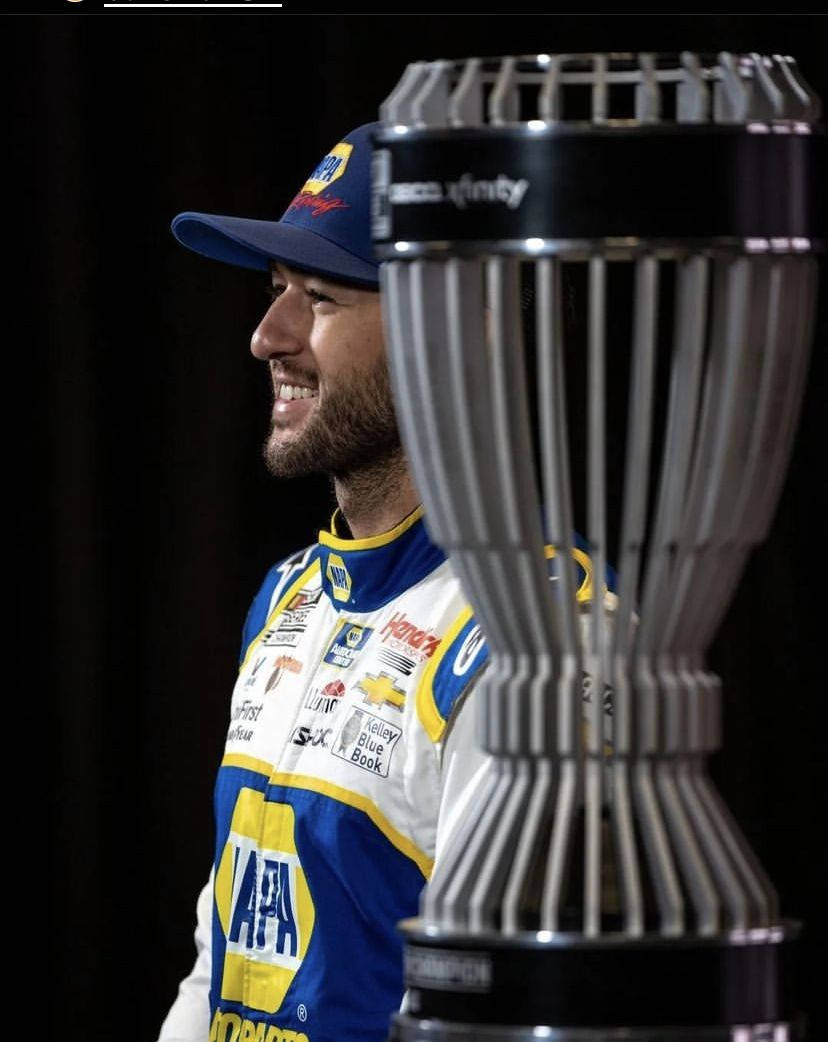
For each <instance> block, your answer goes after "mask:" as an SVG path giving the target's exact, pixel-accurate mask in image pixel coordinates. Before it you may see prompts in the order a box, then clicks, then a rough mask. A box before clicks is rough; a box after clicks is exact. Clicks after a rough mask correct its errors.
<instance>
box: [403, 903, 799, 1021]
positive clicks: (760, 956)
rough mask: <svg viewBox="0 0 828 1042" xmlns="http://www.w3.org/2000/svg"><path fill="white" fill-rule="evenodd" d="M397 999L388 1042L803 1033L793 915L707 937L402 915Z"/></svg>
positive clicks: (795, 925)
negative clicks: (460, 928) (403, 995)
mask: <svg viewBox="0 0 828 1042" xmlns="http://www.w3.org/2000/svg"><path fill="white" fill-rule="evenodd" d="M403 930H404V932H405V935H406V950H405V980H406V986H407V989H408V991H407V1004H406V1009H405V1011H404V1012H402V1013H399V1014H397V1015H396V1016H395V1017H394V1018H393V1022H392V1028H391V1034H390V1036H389V1042H461V1040H463V1042H468V1040H472V1039H480V1040H481V1042H524V1040H526V1042H528V1040H529V1039H532V1040H536V1039H539V1038H544V1039H549V1040H551V1042H615V1040H618V1042H621V1040H622V1039H623V1042H802V1040H803V1039H804V1033H803V1031H802V1017H801V1014H800V1012H799V1009H798V1006H797V1000H796V993H795V988H794V983H795V980H794V977H795V973H794V969H795V967H794V961H795V956H796V939H797V936H798V934H799V927H798V924H795V923H784V924H781V925H778V926H773V927H768V928H761V929H752V930H743V931H731V932H729V933H723V934H718V935H715V936H710V937H701V936H681V937H662V936H660V935H652V934H648V935H644V936H641V937H629V936H626V935H623V934H605V935H602V936H600V937H596V938H585V937H584V936H583V935H580V934H577V935H576V934H563V933H559V934H552V933H549V932H547V931H539V932H536V933H529V932H527V933H522V934H515V935H511V936H503V935H501V934H497V933H494V932H492V933H477V934H470V933H460V932H449V931H444V930H439V929H435V928H433V927H426V926H424V924H423V923H422V921H421V920H409V921H407V922H406V923H404V924H403Z"/></svg>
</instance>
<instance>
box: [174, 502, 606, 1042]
mask: <svg viewBox="0 0 828 1042" xmlns="http://www.w3.org/2000/svg"><path fill="white" fill-rule="evenodd" d="M575 557H576V562H577V567H578V571H579V585H578V589H579V593H578V596H579V600H580V601H581V602H586V601H588V600H589V597H590V592H591V585H592V573H591V568H590V564H589V558H588V557H587V556H586V554H585V553H583V551H581V550H576V551H575ZM487 659H488V649H487V647H486V644H485V641H484V639H483V638H482V637H481V634H480V631H479V628H478V627H477V625H476V624H475V620H474V618H473V616H472V612H471V609H470V608H469V606H468V604H467V603H466V601H465V600H464V597H463V595H462V593H461V590H460V587H459V583H458V580H457V578H456V576H455V575H454V572H453V570H452V568H451V565H450V562H449V561H448V560H446V558H445V555H444V554H443V552H442V551H441V550H440V549H439V548H438V547H436V546H435V545H434V544H433V543H432V542H431V541H430V540H429V538H428V535H427V532H426V529H425V526H424V523H423V520H422V510H421V509H418V510H416V511H415V512H414V513H413V514H411V515H409V517H407V518H406V519H405V520H403V521H402V522H401V523H400V524H399V525H397V527H396V528H394V529H392V530H391V531H390V532H387V533H385V534H383V535H380V536H376V537H372V538H368V539H356V540H355V539H344V538H342V537H340V536H339V535H337V534H336V515H334V520H333V522H332V525H331V531H329V532H327V531H323V532H320V535H319V542H318V543H317V544H316V545H314V546H311V547H309V548H308V549H307V550H305V551H302V552H300V553H298V554H296V555H294V556H292V557H290V558H289V559H288V560H286V561H284V562H283V563H281V564H279V565H277V566H275V567H274V568H273V569H272V570H271V571H270V572H269V573H268V575H267V577H266V579H265V582H264V584H263V586H262V588H261V590H260V591H259V593H258V595H257V596H256V598H255V600H254V602H253V605H252V607H251V609H250V612H249V614H248V618H247V622H246V624H245V629H244V636H243V642H242V659H241V667H240V670H239V676H238V680H237V682H236V685H235V689H234V691H233V698H232V705H231V712H230V725H229V730H228V733H227V743H226V747H225V752H224V757H223V760H222V762H221V766H220V768H219V772H218V778H217V782H216V788H215V815H216V845H215V861H214V865H213V869H212V871H211V873H210V879H209V880H208V883H207V885H206V886H205V887H204V889H203V891H202V893H201V896H200V898H199V901H198V927H197V929H196V947H197V949H198V957H197V960H196V964H195V967H194V968H193V971H192V973H191V974H190V975H189V977H187V978H186V979H185V980H184V981H183V982H182V984H181V986H180V989H179V995H178V998H177V999H176V1001H175V1003H174V1004H173V1006H172V1008H171V1009H170V1011H169V1013H168V1015H167V1018H166V1020H165V1021H164V1024H163V1026H162V1029H161V1034H160V1039H159V1042H172V1040H176V1042H178V1040H186V1042H205V1040H207V1039H209V1042H344V1040H345V1039H358V1040H359V1042H384V1039H385V1038H386V1037H387V1033H388V1028H389V1016H390V1014H391V1012H392V1011H393V1010H395V1009H397V1008H399V1005H400V1001H401V998H402V995H403V974H402V941H401V938H400V936H399V934H398V932H397V924H398V922H399V920H401V919H404V918H407V917H410V916H413V915H416V914H417V908H418V898H419V894H420V891H421V890H422V887H423V885H424V883H425V881H426V880H427V879H428V877H429V874H430V872H431V868H432V865H433V858H434V855H435V849H436V848H437V841H438V823H439V821H440V816H441V811H443V812H446V810H447V809H451V808H452V806H453V807H454V808H455V810H456V807H457V800H458V798H459V794H460V792H461V791H464V790H465V791H466V792H468V791H469V788H470V786H469V784H468V783H469V779H470V777H471V776H472V774H473V773H474V771H475V769H477V768H479V767H480V766H481V763H482V762H483V760H484V758H485V757H484V754H483V753H482V752H481V751H479V750H478V749H477V748H476V747H475V743H474V738H473V728H472V727H471V726H469V724H468V722H467V721H468V720H470V719H471V718H472V716H473V714H471V713H468V712H460V711H459V710H460V706H461V705H462V704H463V702H464V696H465V694H466V693H467V692H468V691H469V690H470V688H471V687H472V686H473V684H474V682H475V680H476V679H477V678H478V677H479V675H480V673H481V671H482V669H483V667H484V666H485V664H486V661H487ZM453 711H455V712H454V713H453ZM455 717H457V718H458V720H457V723H455ZM461 719H462V720H463V723H462V725H461V723H460V720H461ZM208 992H209V1000H208Z"/></svg>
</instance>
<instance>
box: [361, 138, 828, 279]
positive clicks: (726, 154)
mask: <svg viewBox="0 0 828 1042" xmlns="http://www.w3.org/2000/svg"><path fill="white" fill-rule="evenodd" d="M587 130H588V132H584V131H583V130H579V129H578V127H577V126H576V127H571V126H567V127H564V128H560V127H547V128H545V129H543V130H541V131H537V132H532V131H530V130H526V129H518V128H511V127H510V128H508V129H501V128H492V127H488V128H482V129H481V128H477V129H475V130H473V131H467V130H464V129H462V128H458V129H453V130H451V131H443V130H436V129H431V130H417V129H414V130H409V131H408V132H407V133H405V134H394V133H393V132H385V133H383V134H381V135H379V136H378V138H377V139H376V147H377V149H378V152H377V153H375V164H374V171H375V178H376V180H375V199H374V239H375V243H376V249H377V254H378V256H379V257H381V258H382V259H388V260H390V259H396V258H399V257H400V255H401V254H400V249H399V248H398V247H397V246H396V245H395V244H396V243H403V244H407V245H405V246H404V249H405V252H406V254H407V255H412V254H415V253H417V254H421V253H423V252H428V253H440V252H441V251H445V249H446V243H447V242H448V241H450V242H451V251H452V253H453V254H456V255H460V256H462V255H464V253H467V252H477V251H479V250H480V249H485V248H486V246H487V244H492V243H495V242H496V243H497V249H498V252H514V253H525V254H530V255H534V256H537V255H543V254H548V253H556V252H560V244H561V243H576V242H583V241H588V242H596V241H597V242H603V243H608V244H610V245H611V244H612V240H617V243H616V244H615V245H617V246H618V247H621V248H623V246H624V244H625V242H630V241H631V242H635V241H642V240H646V241H648V242H652V241H655V242H657V243H662V244H664V246H665V247H666V245H667V244H668V243H669V244H671V245H672V246H673V247H675V246H676V245H679V244H681V243H682V242H686V243H697V242H701V241H702V240H705V241H708V242H709V241H711V240H720V241H721V242H722V243H723V244H727V245H730V246H741V247H743V248H746V249H748V250H752V251H754V252H759V251H761V250H762V249H763V245H762V243H763V241H764V249H768V250H773V251H774V252H802V251H803V250H813V249H815V248H817V247H819V248H824V246H825V242H826V239H828V221H826V205H825V202H824V196H825V192H824V191H823V190H822V186H824V185H825V184H826V183H828V164H826V158H825V156H826V137H825V135H824V134H821V133H817V132H812V130H811V128H810V127H808V126H807V125H806V124H791V125H770V124H764V123H756V124H751V125H748V126H747V127H745V126H707V125H703V126H669V125H658V126H652V127H650V126H637V127H600V128H595V127H590V126H587ZM527 240H528V242H527ZM426 244H427V247H428V248H427V249H425V248H424V247H425V245H426ZM418 245H419V246H420V249H419V250H418V249H417V247H418Z"/></svg>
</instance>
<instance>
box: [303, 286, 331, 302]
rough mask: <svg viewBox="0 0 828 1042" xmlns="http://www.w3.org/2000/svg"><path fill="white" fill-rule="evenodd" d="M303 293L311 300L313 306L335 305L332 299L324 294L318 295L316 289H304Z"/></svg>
mask: <svg viewBox="0 0 828 1042" xmlns="http://www.w3.org/2000/svg"><path fill="white" fill-rule="evenodd" d="M305 292H306V293H307V295H308V296H309V297H310V298H311V300H312V301H313V303H314V304H335V303H336V301H335V300H334V299H333V297H329V296H328V295H327V294H326V293H320V292H319V290H318V289H306V290H305Z"/></svg>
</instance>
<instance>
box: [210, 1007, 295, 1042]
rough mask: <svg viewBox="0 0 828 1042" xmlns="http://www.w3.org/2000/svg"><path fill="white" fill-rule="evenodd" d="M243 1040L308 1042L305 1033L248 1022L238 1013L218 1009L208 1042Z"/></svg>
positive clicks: (262, 1022) (273, 1025) (262, 1023)
mask: <svg viewBox="0 0 828 1042" xmlns="http://www.w3.org/2000/svg"><path fill="white" fill-rule="evenodd" d="M243 1038H245V1039H254V1040H255V1042H308V1036H307V1035H306V1034H305V1032H304V1031H293V1030H292V1029H291V1028H280V1027H277V1026H276V1025H275V1024H268V1023H266V1022H265V1021H263V1020H248V1019H247V1017H241V1016H240V1015H239V1014H238V1013H232V1012H226V1013H225V1011H224V1010H222V1009H217V1010H216V1012H215V1013H214V1014H213V1020H212V1023H211V1024H210V1035H209V1037H208V1039H207V1042H241V1039H243Z"/></svg>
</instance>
